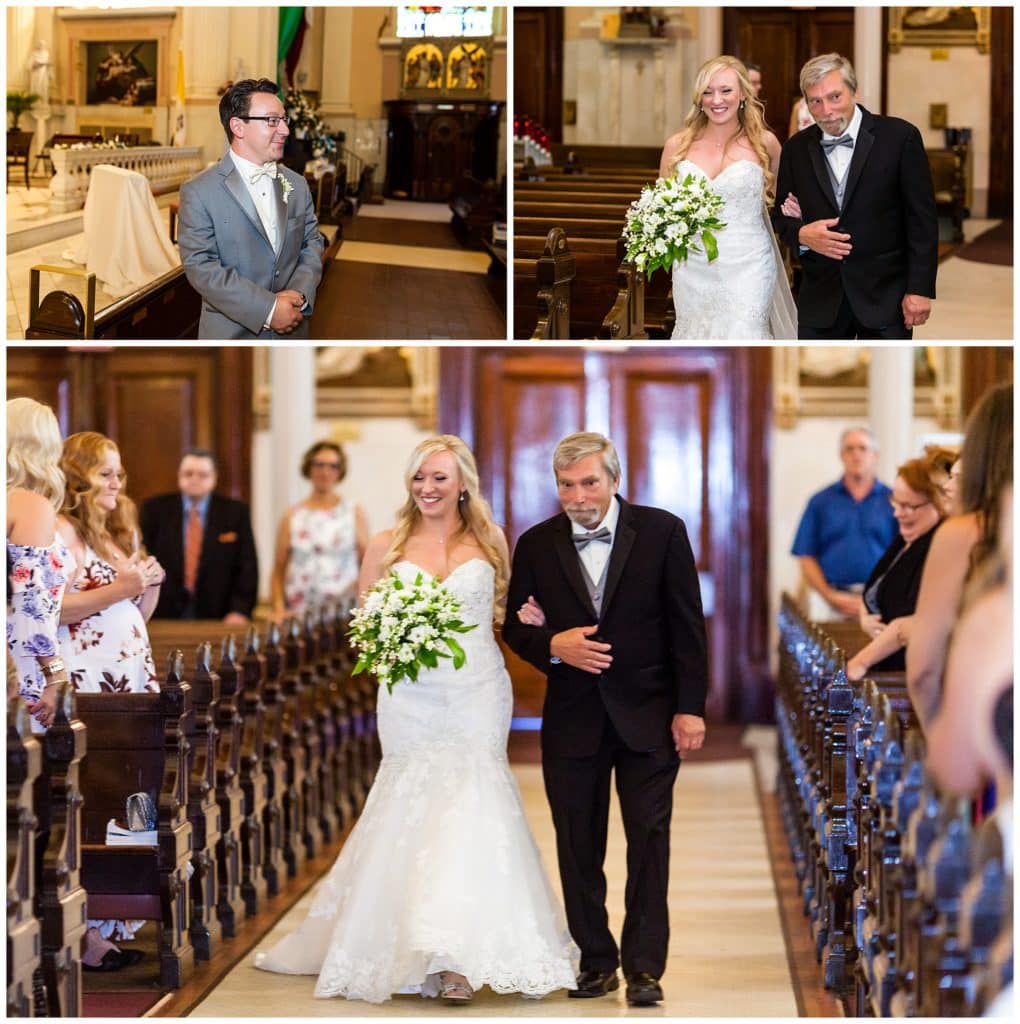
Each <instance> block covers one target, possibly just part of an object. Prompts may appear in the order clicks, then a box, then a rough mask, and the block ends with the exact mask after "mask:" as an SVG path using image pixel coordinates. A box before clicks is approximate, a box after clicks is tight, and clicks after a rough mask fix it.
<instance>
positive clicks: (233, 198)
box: [178, 151, 322, 340]
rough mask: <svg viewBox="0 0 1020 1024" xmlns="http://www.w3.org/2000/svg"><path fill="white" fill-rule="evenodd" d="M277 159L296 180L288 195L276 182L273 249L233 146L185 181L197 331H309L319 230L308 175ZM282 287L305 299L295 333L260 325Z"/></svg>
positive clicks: (225, 335) (183, 221)
mask: <svg viewBox="0 0 1020 1024" xmlns="http://www.w3.org/2000/svg"><path fill="white" fill-rule="evenodd" d="M278 166H279V168H280V171H281V172H282V173H283V175H284V177H285V178H286V180H287V181H289V182H290V184H291V185H293V186H294V187H293V190H292V191H291V193H290V196H289V199H288V201H287V202H286V203H285V202H284V200H283V188H282V187H281V186H280V184H279V182H277V183H276V184H275V186H274V194H275V195H276V205H277V213H278V216H279V223H280V224H282V225H285V227H284V229H283V241H282V243H281V246H280V252H279V253H275V252H274V251H273V246H272V243H271V242H270V241H269V236H268V235H267V234H266V231H265V228H263V226H262V221H261V220H260V219H259V215H258V211H257V210H256V209H255V204H254V203H253V202H252V198H251V195H250V194H249V193H248V189H247V188H246V187H245V184H244V182H243V181H242V180H241V176H240V174H238V172H237V168H236V167H235V166H234V161H233V160H232V159H231V158H230V153H229V151H228V152H227V153H225V154H224V155H223V159H222V160H221V161H220V162H219V163H218V164H217V165H216V166H215V167H209V168H207V169H206V170H204V171H202V172H201V173H200V174H196V175H195V177H194V178H192V179H190V181H186V182H185V183H184V184H183V185H182V186H181V204H180V220H179V231H178V239H179V241H180V247H181V263H183V264H184V273H185V274H186V275H187V278H188V280H189V281H190V282H191V285H192V287H193V288H194V289H195V291H197V292H198V293H199V294H200V295H201V296H202V318H201V320H200V321H199V325H198V336H199V338H213V339H221V340H227V339H239V338H274V337H281V338H307V337H308V317H309V316H311V312H312V307H313V306H314V305H315V290H316V288H318V286H319V280H320V279H321V277H322V236H321V235H320V234H319V226H318V221H317V219H316V216H315V207H314V206H313V204H312V194H311V192H310V191H309V189H308V183H307V182H306V181H305V179H304V178H303V177H302V176H301V175H299V174H297V173H296V172H295V171H292V170H290V168H288V167H284V166H283V164H279V165H278ZM285 288H293V289H294V290H295V291H299V292H301V293H302V294H303V295H304V296H305V298H306V299H307V300H308V305H307V306H306V307H305V308H304V310H302V312H303V313H304V316H305V320H304V322H303V323H302V324H301V326H300V327H299V328H298V329H297V330H296V331H294V333H293V334H284V335H276V334H274V333H273V332H272V331H263V330H262V325H263V324H264V323H265V322H266V318H267V317H268V316H269V311H270V310H271V309H272V308H273V302H274V301H275V298H276V293H277V292H279V291H283V289H285Z"/></svg>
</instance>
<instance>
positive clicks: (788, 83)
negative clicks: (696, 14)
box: [723, 5, 854, 142]
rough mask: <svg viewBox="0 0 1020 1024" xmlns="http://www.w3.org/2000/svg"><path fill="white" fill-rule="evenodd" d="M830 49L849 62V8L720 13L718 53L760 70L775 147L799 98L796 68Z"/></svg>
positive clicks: (851, 25) (729, 9)
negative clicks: (719, 45) (719, 48)
mask: <svg viewBox="0 0 1020 1024" xmlns="http://www.w3.org/2000/svg"><path fill="white" fill-rule="evenodd" d="M833 50H835V51H836V52H837V53H841V54H843V56H844V57H846V58H848V59H849V60H850V61H851V62H853V59H854V54H853V50H854V10H853V8H852V7H823V6H821V5H818V6H816V7H811V8H800V9H798V8H795V7H726V8H724V14H723V51H724V52H725V53H732V54H734V55H735V56H737V57H739V58H740V59H741V60H745V61H751V62H752V63H754V64H758V65H760V66H761V70H762V91H761V97H760V98H761V100H762V101H763V102H764V103H765V119H766V120H767V121H768V125H769V127H770V128H771V129H772V130H773V131H774V132H775V133H776V135H777V136H778V137H779V140H780V141H781V142H782V141H785V139H786V137H787V134H788V131H787V129H788V128H789V124H790V111H791V109H792V108H793V103H794V101H795V100H797V99H799V98H800V85H799V81H800V69H801V68H802V67H803V66H804V64H805V63H806V62H807V61H808V60H810V59H811V58H812V57H817V56H818V54H820V53H829V52H831V51H833Z"/></svg>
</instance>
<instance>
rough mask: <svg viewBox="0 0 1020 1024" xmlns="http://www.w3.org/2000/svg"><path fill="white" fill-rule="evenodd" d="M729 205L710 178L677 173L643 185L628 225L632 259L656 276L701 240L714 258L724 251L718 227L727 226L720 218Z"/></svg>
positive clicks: (698, 247)
mask: <svg viewBox="0 0 1020 1024" xmlns="http://www.w3.org/2000/svg"><path fill="white" fill-rule="evenodd" d="M724 205H725V202H724V200H723V198H722V196H721V195H719V193H718V192H716V191H715V190H714V189H712V188H711V187H710V186H709V183H708V179H707V178H702V177H696V176H695V175H693V174H688V175H687V176H686V177H685V178H684V179H683V180H681V179H680V178H679V176H678V175H673V177H671V178H659V179H658V180H657V181H656V182H655V184H654V185H648V186H646V187H645V188H643V189H642V190H641V198H640V199H637V200H635V201H634V202H633V203H631V205H630V209H629V210H628V211H627V224H626V226H625V227H624V229H623V237H624V238H625V239H626V240H627V259H628V260H632V261H633V262H634V263H635V264H636V266H637V268H638V269H639V270H644V271H645V272H646V273H647V274H648V278H649V280H651V277H652V273H653V271H655V270H658V269H659V268H660V267H661V268H662V269H663V270H665V271H667V272H669V271H670V270H671V269H672V267H673V264H674V262H676V261H678V260H686V259H687V257H688V255H689V254H690V253H692V252H701V245H699V244H698V243H699V241H700V242H701V244H702V245H704V247H705V250H704V251H705V253H706V255H707V256H708V261H709V262H710V263H711V262H712V260H714V259H716V258H717V257H718V255H719V246H718V244H717V242H716V239H715V235H714V234H713V232H715V231H718V230H719V229H720V228H724V227H726V225H725V224H724V223H723V222H722V221H721V220H719V214H720V213H721V212H722V209H723V207H724Z"/></svg>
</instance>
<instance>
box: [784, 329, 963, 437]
mask: <svg viewBox="0 0 1020 1024" xmlns="http://www.w3.org/2000/svg"><path fill="white" fill-rule="evenodd" d="M912 354H913V369H914V374H913V376H914V415H916V416H928V417H932V418H934V419H935V420H936V421H937V423H938V425H939V426H940V427H941V428H943V429H948V430H956V429H958V428H959V425H960V424H959V418H960V357H959V352H958V350H956V349H952V348H947V347H944V346H915V347H914V348H913V349H912ZM773 360H774V361H773V376H774V394H773V409H774V415H775V421H776V426H779V427H792V426H793V425H794V424H795V423H796V422H797V420H798V418H799V417H801V416H847V417H858V418H860V417H866V416H867V414H868V377H869V371H870V361H871V360H870V353H869V352H868V350H867V349H862V348H858V347H855V346H849V345H826V346H821V345H817V346H809V345H806V346H801V347H799V348H779V347H777V348H775V349H773Z"/></svg>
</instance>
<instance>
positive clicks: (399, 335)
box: [311, 199, 506, 341]
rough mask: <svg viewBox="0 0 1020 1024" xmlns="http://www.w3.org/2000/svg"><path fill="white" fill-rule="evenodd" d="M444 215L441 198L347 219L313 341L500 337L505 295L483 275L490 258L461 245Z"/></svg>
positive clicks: (366, 210) (388, 205) (392, 203)
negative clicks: (373, 298)
mask: <svg viewBox="0 0 1020 1024" xmlns="http://www.w3.org/2000/svg"><path fill="white" fill-rule="evenodd" d="M450 219H451V214H450V208H449V207H448V206H447V205H446V204H445V203H420V202H410V201H403V200H393V199H387V200H385V201H384V202H382V203H378V204H374V203H373V204H365V205H364V206H362V207H361V208H360V209H359V210H358V213H357V214H356V215H355V216H354V218H353V219H351V220H349V221H346V220H345V223H344V226H343V239H344V240H343V244H342V245H341V246H340V249H339V251H338V252H337V254H336V259H335V264H334V266H332V267H331V268H330V273H329V277H328V278H327V281H326V285H325V287H324V288H323V289H322V290H321V291H320V293H319V296H318V300H317V303H316V310H315V315H314V316H313V317H312V323H311V332H312V338H313V339H316V340H323V341H371V340H377V339H385V340H387V341H404V340H428V341H446V340H456V341H483V340H485V341H504V340H506V310H505V299H504V298H503V296H502V295H501V293H500V289H499V287H498V282H497V281H496V280H495V279H494V278H493V277H491V276H490V275H489V273H488V270H489V263H490V260H489V257H488V255H487V254H486V253H484V252H479V251H477V250H473V249H467V248H465V247H464V246H462V245H461V244H460V243H459V242H458V241H457V239H456V236H455V235H454V232H453V228H452V226H451V223H450ZM366 296H385V299H384V300H381V301H377V302H367V301H366Z"/></svg>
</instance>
